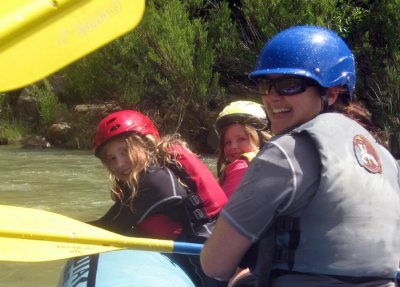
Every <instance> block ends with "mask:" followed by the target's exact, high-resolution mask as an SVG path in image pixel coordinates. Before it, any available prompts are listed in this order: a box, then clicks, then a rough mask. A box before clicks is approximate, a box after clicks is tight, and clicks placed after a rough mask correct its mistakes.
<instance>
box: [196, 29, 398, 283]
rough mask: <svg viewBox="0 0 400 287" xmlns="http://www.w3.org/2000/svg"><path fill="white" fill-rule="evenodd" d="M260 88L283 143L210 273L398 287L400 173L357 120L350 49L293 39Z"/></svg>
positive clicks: (248, 184) (271, 45)
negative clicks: (245, 271)
mask: <svg viewBox="0 0 400 287" xmlns="http://www.w3.org/2000/svg"><path fill="white" fill-rule="evenodd" d="M250 77H251V78H253V79H255V80H256V81H257V82H258V86H259V91H260V92H261V96H262V100H263V103H264V106H265V109H266V111H267V114H268V118H269V120H270V123H271V130H272V132H273V134H275V135H276V136H275V137H273V138H272V139H271V141H270V142H269V143H268V144H266V145H265V146H264V147H263V149H262V150H261V151H260V152H259V153H258V155H257V157H256V158H255V159H253V161H252V164H251V165H250V167H249V169H248V172H247V173H246V175H245V177H244V179H243V180H242V182H241V185H240V187H239V189H238V190H237V191H236V193H235V194H233V196H232V197H231V198H230V199H229V201H228V203H227V204H226V205H225V207H224V209H223V211H222V212H221V215H220V217H219V219H218V222H217V225H216V227H215V229H214V231H213V234H212V235H211V237H210V238H209V239H208V240H207V242H206V245H205V248H204V250H203V252H202V254H201V261H202V266H203V269H204V271H205V273H206V274H208V275H209V276H212V277H216V278H220V279H225V278H229V276H230V275H231V274H232V273H233V272H234V271H235V268H236V266H238V265H240V264H242V265H243V264H244V263H246V264H249V263H250V267H251V268H252V270H253V272H254V273H255V275H256V276H257V278H258V285H257V286H274V287H276V286H279V287H281V286H296V287H297V286H300V287H303V286H304V287H305V286H307V287H308V286H336V285H340V286H395V285H394V274H395V272H396V270H397V266H398V264H399V259H400V175H399V174H400V172H399V167H398V165H397V163H396V161H395V159H394V158H393V157H392V156H391V155H390V153H389V152H388V151H387V150H386V149H385V148H384V147H383V146H381V145H380V144H379V143H377V141H376V140H375V139H374V137H373V135H372V134H371V132H369V131H368V130H367V129H366V128H364V127H363V125H362V124H363V123H364V122H363V120H364V119H368V118H367V117H364V118H357V119H356V120H354V119H352V116H349V115H350V113H346V111H347V110H348V109H349V107H350V108H351V107H353V105H352V104H351V98H352V96H353V92H354V87H355V81H356V75H355V61H354V56H353V54H352V52H351V51H350V49H349V48H348V46H347V45H346V43H345V42H344V41H343V40H342V39H341V38H340V37H339V36H338V35H337V34H336V33H334V32H333V31H331V30H328V29H325V28H322V27H316V26H296V27H292V28H289V29H286V30H284V31H282V32H280V33H278V34H277V35H275V36H274V37H273V38H272V39H271V40H270V41H268V42H267V44H266V45H265V47H264V49H263V50H262V52H261V54H260V57H259V60H258V62H257V65H256V69H255V70H254V71H253V72H252V73H251V74H250ZM354 106H355V107H358V106H356V105H354ZM353 110H355V109H353ZM360 111H363V110H360ZM343 113H346V114H347V116H345V115H343ZM360 123H361V124H360Z"/></svg>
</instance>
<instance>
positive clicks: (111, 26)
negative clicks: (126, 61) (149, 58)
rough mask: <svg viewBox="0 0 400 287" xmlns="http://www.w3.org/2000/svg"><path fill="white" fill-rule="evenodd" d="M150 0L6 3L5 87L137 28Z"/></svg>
mask: <svg viewBox="0 0 400 287" xmlns="http://www.w3.org/2000/svg"><path fill="white" fill-rule="evenodd" d="M144 8H145V0H10V1H0V67H1V70H0V71H1V72H0V91H3V92H4V91H8V90H13V89H17V88H20V87H24V86H27V85H29V84H31V83H33V82H36V81H38V80H40V79H42V78H44V77H46V76H48V75H50V74H51V73H54V72H55V71H57V70H59V69H61V68H63V67H65V66H66V65H68V64H70V63H72V62H74V61H76V60H77V59H79V58H82V57H83V56H85V55H87V54H89V53H90V52H92V51H94V50H96V49H97V48H99V47H101V46H103V45H105V44H106V43H108V42H110V41H112V40H114V39H115V38H117V37H119V36H121V35H123V34H125V33H127V32H128V31H130V30H132V29H133V28H134V27H136V26H137V25H138V24H139V22H140V20H141V19H142V17H143V13H144Z"/></svg>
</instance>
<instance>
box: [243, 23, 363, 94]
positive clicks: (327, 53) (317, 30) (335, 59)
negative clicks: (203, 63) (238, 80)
mask: <svg viewBox="0 0 400 287" xmlns="http://www.w3.org/2000/svg"><path fill="white" fill-rule="evenodd" d="M271 74H285V75H297V76H303V77H308V78H311V79H313V80H315V81H316V82H317V83H319V84H320V85H321V86H322V87H326V88H328V87H335V86H347V89H348V92H349V96H350V97H351V96H352V94H353V91H354V87H355V84H356V72H355V60H354V55H353V53H352V52H351V50H350V49H349V47H348V46H347V45H346V43H345V42H344V41H343V39H342V38H341V37H340V36H339V35H337V34H336V33H335V32H333V31H331V30H328V29H326V28H322V27H317V26H295V27H291V28H288V29H286V30H284V31H282V32H280V33H278V34H276V35H275V36H274V37H272V38H271V39H270V40H269V41H268V42H267V43H266V44H265V46H264V48H263V50H262V51H261V54H260V56H259V59H258V61H257V65H256V68H255V70H254V71H252V72H251V73H250V77H251V78H257V77H262V76H266V75H271Z"/></svg>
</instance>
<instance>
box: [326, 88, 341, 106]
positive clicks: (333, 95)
mask: <svg viewBox="0 0 400 287" xmlns="http://www.w3.org/2000/svg"><path fill="white" fill-rule="evenodd" d="M339 93H340V89H339V88H337V87H333V88H328V90H327V93H326V94H327V96H328V106H332V105H333V104H334V103H335V102H336V100H337V98H338V97H339Z"/></svg>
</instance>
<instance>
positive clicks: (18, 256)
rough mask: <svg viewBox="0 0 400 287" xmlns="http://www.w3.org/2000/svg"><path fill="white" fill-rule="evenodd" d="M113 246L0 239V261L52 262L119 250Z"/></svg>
mask: <svg viewBox="0 0 400 287" xmlns="http://www.w3.org/2000/svg"><path fill="white" fill-rule="evenodd" d="M118 249H121V248H115V247H111V246H100V245H90V244H78V243H67V242H52V241H40V240H29V239H17V238H5V237H0V252H1V254H0V260H1V261H19V262H41V261H52V260H59V259H65V258H72V257H77V256H84V255H91V254H96V253H101V252H107V251H113V250H118Z"/></svg>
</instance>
